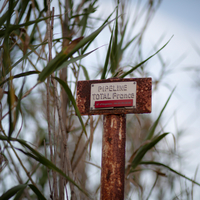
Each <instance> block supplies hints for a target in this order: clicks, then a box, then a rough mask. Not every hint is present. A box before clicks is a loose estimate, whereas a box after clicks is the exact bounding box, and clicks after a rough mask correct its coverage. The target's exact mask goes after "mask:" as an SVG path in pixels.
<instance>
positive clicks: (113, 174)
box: [101, 114, 126, 200]
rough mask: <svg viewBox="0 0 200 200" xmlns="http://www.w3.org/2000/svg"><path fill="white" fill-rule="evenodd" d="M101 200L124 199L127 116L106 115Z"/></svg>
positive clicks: (104, 121)
mask: <svg viewBox="0 0 200 200" xmlns="http://www.w3.org/2000/svg"><path fill="white" fill-rule="evenodd" d="M103 128H104V133H103V144H102V169H101V200H123V199H124V171H125V141H126V115H125V114H120V115H104V120H103Z"/></svg>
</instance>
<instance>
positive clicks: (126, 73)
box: [120, 36, 173, 78]
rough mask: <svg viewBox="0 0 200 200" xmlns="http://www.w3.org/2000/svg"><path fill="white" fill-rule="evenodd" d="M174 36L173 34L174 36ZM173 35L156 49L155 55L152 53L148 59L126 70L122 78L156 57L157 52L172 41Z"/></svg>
mask: <svg viewBox="0 0 200 200" xmlns="http://www.w3.org/2000/svg"><path fill="white" fill-rule="evenodd" d="M172 37H173V36H172ZM172 37H171V38H170V39H169V40H168V42H167V43H166V44H165V45H163V46H162V47H161V48H160V49H159V50H158V51H156V53H154V54H153V55H151V56H150V57H148V58H147V59H146V60H144V61H142V62H141V63H139V64H137V65H136V66H135V67H133V68H132V69H130V70H129V71H127V72H125V73H124V74H122V75H121V76H120V78H124V77H126V76H127V75H129V74H130V73H132V72H133V71H134V70H136V69H137V68H138V67H140V66H142V65H143V64H144V63H145V62H147V61H148V60H149V59H151V58H152V57H154V56H155V55H156V54H158V53H159V52H160V51H161V50H162V49H164V48H165V47H166V46H167V45H168V43H169V42H170V40H171V39H172Z"/></svg>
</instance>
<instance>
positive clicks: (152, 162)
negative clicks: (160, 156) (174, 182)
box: [139, 161, 200, 186]
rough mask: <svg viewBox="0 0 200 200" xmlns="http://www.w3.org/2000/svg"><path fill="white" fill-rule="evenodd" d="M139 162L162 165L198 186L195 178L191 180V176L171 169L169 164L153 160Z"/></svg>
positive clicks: (199, 184)
mask: <svg viewBox="0 0 200 200" xmlns="http://www.w3.org/2000/svg"><path fill="white" fill-rule="evenodd" d="M139 164H140V165H155V166H161V167H164V168H166V169H168V170H170V171H171V172H173V173H175V174H177V175H179V176H181V177H183V178H185V179H187V180H188V181H191V182H192V183H194V184H196V185H198V186H200V183H198V182H196V181H195V180H193V179H191V178H188V177H187V176H185V175H183V174H181V173H180V172H178V171H176V170H174V169H172V168H171V167H169V166H167V165H165V164H163V163H159V162H154V161H142V162H140V163H139Z"/></svg>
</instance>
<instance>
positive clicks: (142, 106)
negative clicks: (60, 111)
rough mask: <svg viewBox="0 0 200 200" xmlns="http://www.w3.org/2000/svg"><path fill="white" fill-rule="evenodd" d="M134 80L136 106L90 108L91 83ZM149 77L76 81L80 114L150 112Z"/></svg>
mask: <svg viewBox="0 0 200 200" xmlns="http://www.w3.org/2000/svg"><path fill="white" fill-rule="evenodd" d="M134 81H135V82H136V107H135V108H134V107H114V108H113V109H112V108H106V109H105V108H103V109H94V110H92V109H90V99H91V85H92V84H95V83H116V82H134ZM151 95H152V79H151V78H124V79H121V78H111V79H104V80H89V81H78V82H77V98H76V104H77V106H78V109H79V111H80V114H81V115H109V114H128V113H138V114H141V113H151V107H152V106H151V104H152V103H151Z"/></svg>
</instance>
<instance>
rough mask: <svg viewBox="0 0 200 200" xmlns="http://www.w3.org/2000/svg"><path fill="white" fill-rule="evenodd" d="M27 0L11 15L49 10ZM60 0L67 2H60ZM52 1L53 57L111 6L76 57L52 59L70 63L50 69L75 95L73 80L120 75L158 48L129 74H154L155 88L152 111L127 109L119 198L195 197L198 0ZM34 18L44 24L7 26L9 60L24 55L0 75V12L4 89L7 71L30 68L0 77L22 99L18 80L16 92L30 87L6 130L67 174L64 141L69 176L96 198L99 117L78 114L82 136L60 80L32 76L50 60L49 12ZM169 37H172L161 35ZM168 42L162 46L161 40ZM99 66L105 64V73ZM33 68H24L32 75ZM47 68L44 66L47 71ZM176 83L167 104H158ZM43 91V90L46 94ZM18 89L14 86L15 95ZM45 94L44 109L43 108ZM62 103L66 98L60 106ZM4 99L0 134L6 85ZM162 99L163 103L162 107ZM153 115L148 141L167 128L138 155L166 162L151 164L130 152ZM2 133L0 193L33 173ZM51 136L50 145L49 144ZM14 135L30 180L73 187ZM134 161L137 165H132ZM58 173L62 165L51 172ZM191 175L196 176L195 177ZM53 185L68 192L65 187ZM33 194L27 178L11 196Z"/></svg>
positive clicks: (48, 187)
mask: <svg viewBox="0 0 200 200" xmlns="http://www.w3.org/2000/svg"><path fill="white" fill-rule="evenodd" d="M13 2H15V1H13ZM27 2H28V3H27V4H25V1H23V0H22V1H20V3H19V5H17V6H16V8H14V11H13V12H12V16H11V19H10V21H11V22H12V23H13V24H20V23H28V22H29V21H34V20H37V19H42V18H43V17H45V16H49V14H48V12H47V11H48V10H47V3H48V2H49V1H36V0H35V1H27ZM66 2H68V4H69V5H68V6H69V7H67V6H66V5H67V3H66ZM4 4H5V7H4V6H3V5H4ZM23 5H24V7H23ZM53 7H54V15H55V16H54V24H53V32H52V35H51V37H52V40H51V42H52V59H54V58H59V57H58V56H59V55H62V54H59V52H61V51H62V50H63V49H64V48H65V47H66V46H67V47H68V45H69V44H70V41H72V43H73V40H74V39H76V38H79V37H81V36H84V38H86V37H87V36H89V35H90V34H91V33H93V32H94V31H95V30H97V29H98V28H99V27H101V26H102V24H103V23H104V22H105V20H106V19H107V18H108V17H109V16H110V15H111V13H112V15H111V16H110V18H109V20H108V21H111V20H113V21H112V22H110V23H109V24H108V25H107V26H106V27H105V28H104V29H102V31H101V32H100V33H99V34H98V35H97V36H95V37H94V40H93V39H92V40H91V43H90V45H88V46H87V45H86V46H87V48H86V47H84V48H83V47H82V49H81V50H80V49H78V50H77V51H76V53H75V55H76V56H77V57H79V60H78V61H76V62H69V63H67V64H66V63H65V61H64V60H63V61H62V58H63V57H60V58H59V59H58V60H57V61H56V62H55V63H54V64H55V65H57V63H59V62H60V65H61V64H62V65H66V66H68V67H65V68H62V69H61V71H57V70H53V71H52V73H54V76H56V77H58V78H60V79H61V80H64V81H65V82H66V83H67V85H68V87H69V88H70V91H71V93H72V95H73V96H74V98H76V83H77V81H78V80H86V79H90V80H94V79H101V78H110V77H112V76H114V75H115V74H116V73H118V72H120V73H121V74H123V73H125V72H127V71H129V70H130V69H132V68H133V67H134V66H136V65H137V64H139V63H142V61H144V60H146V59H147V58H149V57H150V56H151V55H153V54H154V53H155V52H157V51H158V52H157V54H156V55H155V56H153V57H152V58H151V59H149V60H148V61H147V62H144V63H142V64H141V65H140V66H139V67H138V68H137V69H135V70H134V71H132V72H131V73H129V74H128V76H127V77H136V78H141V77H152V81H153V87H152V90H153V94H152V113H151V114H141V115H132V114H131V115H127V142H126V176H125V177H126V184H125V199H141V200H143V199H152V200H155V199H156V200H157V199H158V200H159V199H160V200H168V199H194V200H195V199H199V197H200V192H199V191H200V190H199V185H198V184H199V180H200V174H199V172H198V166H199V156H198V154H199V152H200V145H199V142H200V134H199V130H200V115H199V112H200V107H199V97H200V90H199V89H200V65H199V61H200V37H199V35H200V24H199V18H200V12H199V8H200V2H199V1H197V0H192V1H189V0H176V1H172V0H123V1H119V2H118V1H114V0H113V1H112V0H110V1H105V0H101V1H90V0H87V1H81V0H75V1H61V0H60V1H57V0H55V1H54V0H53V1H51V4H50V10H51V11H52V9H53ZM1 8H2V9H1ZM0 9H1V13H0V17H1V19H3V16H4V14H5V12H6V10H7V9H9V6H8V1H0ZM23 9H24V10H23ZM116 16H119V17H116ZM20 17H21V18H20ZM66 19H67V20H68V23H66V24H67V25H68V28H67V31H66V32H67V33H66V32H65V26H64V25H63V24H64V21H65V22H66ZM116 19H118V21H117V20H116ZM41 21H42V22H41V23H38V22H37V21H35V23H33V24H30V25H27V24H26V25H25V26H23V27H22V28H21V29H19V28H16V30H14V31H13V32H12V33H10V36H9V39H10V38H11V39H10V40H9V42H10V43H11V44H10V43H9V45H11V46H12V45H13V46H14V48H10V49H11V50H10V51H9V55H10V60H11V63H12V66H13V64H15V63H16V62H17V61H18V60H19V59H20V58H23V60H22V62H21V63H17V64H16V67H15V68H12V70H10V69H9V73H7V74H6V75H5V74H4V73H3V72H4V70H5V69H4V68H6V65H5V63H4V59H5V54H4V52H6V48H5V44H6V43H5V41H6V36H5V32H3V31H4V30H6V25H5V24H6V21H5V23H2V21H0V24H1V32H0V35H1V53H0V55H1V67H2V69H1V89H2V90H3V91H4V92H6V91H7V93H9V92H10V90H11V89H10V85H9V84H8V85H6V84H3V83H4V82H3V81H5V80H7V79H6V78H8V77H12V76H14V75H17V74H19V73H23V72H27V73H26V75H25V76H27V77H26V79H23V77H24V76H22V75H20V78H19V79H15V78H14V79H13V80H12V78H11V79H9V81H7V82H11V83H12V84H13V88H14V90H13V91H14V92H13V91H12V92H13V93H12V95H13V96H16V97H17V98H18V99H20V98H19V96H20V90H21V89H22V88H24V93H23V94H25V91H31V93H30V95H28V96H27V97H26V96H25V98H24V99H23V101H21V110H20V113H21V115H20V116H19V119H18V122H17V123H16V128H15V130H14V131H13V133H12V137H14V138H19V139H23V140H25V141H27V143H28V144H29V145H31V146H32V147H33V148H34V149H35V150H37V151H38V152H40V153H42V155H45V157H46V158H48V159H49V160H51V161H52V163H54V164H55V165H56V166H57V167H59V168H61V169H62V170H63V172H64V173H66V174H68V167H69V166H67V164H66V163H65V164H66V166H67V167H66V166H64V167H63V166H61V164H60V163H61V161H62V156H61V154H62V149H60V146H62V143H63V141H65V139H66V143H65V144H64V145H66V144H67V146H68V151H69V152H68V153H69V160H70V161H71V162H70V163H71V167H72V171H73V176H74V177H75V178H74V180H75V182H76V183H77V184H78V185H80V186H81V187H82V188H83V189H84V190H86V191H87V192H88V193H89V194H90V195H91V196H92V197H93V199H99V198H100V175H101V168H100V167H101V149H102V133H103V129H102V126H103V121H102V116H82V119H83V123H84V127H85V128H86V130H87V133H88V137H86V136H85V135H84V131H83V126H81V123H80V121H79V119H78V118H77V116H76V115H75V111H74V108H75V107H74V105H73V103H72V100H73V98H72V97H71V96H70V95H69V93H67V97H66V96H65V94H64V93H63V89H62V87H60V85H59V84H58V83H57V84H56V85H54V84H53V81H52V82H51V81H50V83H49V80H47V79H44V80H42V81H41V82H42V84H39V85H37V80H38V73H39V74H40V73H41V71H42V72H43V69H44V68H45V67H46V68H47V67H48V66H49V67H51V66H50V65H48V63H49V61H50V60H51V59H49V58H50V56H49V49H48V44H47V43H45V44H43V43H44V42H46V39H47V36H48V33H47V24H48V21H47V19H43V20H41ZM51 23H52V19H51ZM116 24H117V27H118V30H117V31H118V32H117V33H116ZM3 33H4V34H3ZM12 34H13V35H14V36H13V35H12ZM112 34H113V38H112V37H111V35H112ZM116 35H117V36H116ZM16 38H17V39H16ZM27 38H29V40H28V39H27ZM116 38H117V39H116ZM14 39H15V40H14ZM27 40H28V42H27ZM48 40H49V39H48ZM110 41H111V43H110ZM115 42H116V43H115ZM167 42H169V43H168V44H167ZM38 44H40V46H39V48H38V49H37V51H36V50H35V51H33V52H32V54H29V55H28V56H26V55H27V54H28V53H29V52H30V51H31V50H32V49H33V48H35V47H36V45H38ZM66 44H67V45H66ZM110 44H112V48H111V51H110V54H109V62H108V65H107V68H106V67H105V66H106V65H105V60H106V56H107V54H108V53H109V46H110ZM165 44H167V45H166V46H165V47H164V48H163V49H162V47H163V46H164V45H165ZM115 45H116V46H115ZM13 46H12V47H13ZM96 48H98V49H97V50H95V51H94V52H92V53H91V54H89V55H88V56H86V57H83V56H82V55H83V54H84V53H85V52H86V53H88V52H90V51H93V50H94V49H96ZM160 50H161V51H160ZM35 52H36V53H35ZM116 52H117V53H116ZM66 54H67V53H66ZM73 56H74V55H73ZM60 60H61V61H62V62H61V61H60ZM115 62H116V63H117V64H116V63H115ZM58 67H59V66H58ZM6 69H7V68H6ZM64 69H65V71H64ZM105 69H106V73H105V74H104V75H103V72H104V70H105ZM30 71H31V72H30ZM30 74H31V76H29V75H30ZM63 74H64V78H63V77H62V75H63ZM48 75H50V74H48ZM47 77H48V76H47V75H46V77H45V78H47ZM49 77H50V76H49ZM12 81H13V82H12ZM11 83H10V84H11ZM12 84H11V85H12ZM22 86H23V87H22ZM62 86H63V85H62ZM33 87H34V88H33ZM63 87H64V86H63ZM11 88H12V87H11ZM65 88H66V87H65ZM174 88H175V90H174V92H173V94H172V96H171V98H170V99H169V102H168V104H167V105H166V107H164V105H165V103H166V102H167V100H168V98H169V96H170V94H171V93H172V91H173V89H174ZM32 90H33V91H32ZM48 90H49V95H50V97H49V99H48V98H47V97H46V96H47V91H48ZM55 91H57V93H58V97H59V100H58V102H59V103H60V105H61V110H62V111H63V113H65V114H63V113H62V117H63V124H64V127H65V131H66V135H67V137H66V138H65V137H64V139H63V138H62V137H63V136H60V134H61V132H62V131H61V129H62V128H61V127H60V121H59V117H58V115H59V111H58V110H57V109H58V108H56V101H57V100H56V92H55ZM0 92H1V91H0ZM17 94H19V95H18V96H17ZM12 95H11V96H12ZM13 98H14V97H13ZM57 99H58V98H57ZM11 102H12V101H11ZM48 102H49V108H50V111H48V110H47V105H48ZM64 102H66V105H65V106H64V104H65V103H64ZM1 105H2V108H1V115H2V116H4V115H5V117H3V118H2V120H1V124H2V125H1V126H2V127H1V131H2V133H1V134H2V136H5V135H8V133H9V134H10V132H9V128H10V127H11V125H10V118H9V116H10V115H11V114H6V113H7V112H8V111H9V109H10V106H9V105H10V104H9V99H8V97H7V94H6V93H5V94H4V96H3V97H2V100H1ZM163 107H164V112H163V113H162V109H163ZM160 114H162V116H161V118H159V122H158V123H157V124H156V127H155V130H154V132H153V135H152V137H151V138H149V140H148V141H150V142H151V141H153V140H154V139H155V138H156V137H157V136H158V135H162V134H164V133H169V134H168V135H167V136H166V137H164V138H163V139H162V140H159V142H158V143H157V144H156V146H155V147H153V148H149V149H148V150H147V151H146V152H145V155H144V156H143V157H141V162H143V161H152V162H159V163H163V166H159V165H156V164H155V163H154V164H152V165H147V164H142V163H137V164H135V163H134V156H135V157H136V156H137V152H138V151H139V150H142V148H143V147H144V146H145V142H146V141H147V140H146V138H147V136H148V135H149V133H150V130H151V127H152V126H153V124H155V122H156V119H157V118H158V116H159V115H160ZM48 117H49V119H48ZM48 125H49V126H48ZM48 130H50V131H52V133H51V134H52V135H50V136H49V135H48ZM54 132H55V133H56V134H54ZM4 133H5V134H4ZM2 138H3V137H2ZM2 138H1V143H0V147H1V149H0V153H1V154H0V155H2V157H0V158H1V159H2V160H0V161H1V162H0V164H1V168H0V169H1V170H0V182H1V183H0V185H1V187H0V195H2V194H3V193H5V192H6V191H8V190H9V189H10V188H11V187H13V186H16V185H18V184H20V185H21V188H22V184H27V183H30V182H31V181H30V177H27V176H28V175H27V173H26V171H24V169H23V165H22V164H21V163H20V159H17V157H16V154H15V153H14V151H12V148H13V146H12V145H11V144H10V143H9V142H8V141H7V140H6V141H7V142H5V141H3V139H2ZM50 138H51V139H50ZM51 140H52V142H53V144H51V142H50V141H51ZM13 144H14V149H16V150H17V152H18V154H19V155H20V158H21V159H22V163H24V165H25V168H26V169H27V170H28V172H29V173H30V174H32V175H31V176H32V179H33V180H32V181H33V182H32V184H33V183H35V185H37V186H38V189H39V190H40V191H41V193H42V194H43V195H44V196H45V197H46V198H47V199H67V196H68V197H69V198H72V199H73V197H71V194H70V193H71V190H72V186H71V185H70V184H69V182H66V180H65V181H63V182H61V183H60V182H59V184H60V185H59V184H58V183H57V182H56V181H57V180H61V178H60V176H59V175H58V174H56V175H55V176H56V178H55V177H54V174H53V172H52V171H51V170H47V169H48V167H49V166H48V165H47V164H46V165H45V164H43V163H42V161H43V158H41V160H40V159H39V163H38V160H37V159H34V157H33V156H30V155H28V156H27V154H25V153H24V152H29V153H30V152H31V153H32V154H34V151H32V150H30V148H27V147H24V146H23V148H22V147H21V146H20V145H21V143H19V144H18V143H17V144H16V143H13ZM51 147H52V148H53V153H52V152H51ZM21 148H22V149H23V151H22V149H21ZM34 155H35V154H34ZM51 156H52V157H51ZM36 160H37V162H36ZM134 164H135V165H136V167H133V166H135V165H134ZM62 167H63V168H62ZM50 169H52V168H50ZM57 173H59V172H58V171H57ZM184 176H186V178H185V177H184ZM13 177H14V178H13ZM193 180H196V181H197V182H198V183H197V184H195V183H194V181H193ZM54 184H55V185H56V188H57V187H58V188H57V190H58V191H59V192H58V191H55V185H54ZM62 184H63V186H62V187H61V185H62ZM23 189H24V188H23ZM60 191H65V192H64V194H62V192H60ZM75 191H76V194H77V199H88V198H87V197H86V196H85V195H84V194H82V193H81V192H80V191H79V190H75ZM18 194H19V193H18ZM50 194H51V196H50ZM36 196H37V194H36V193H34V192H33V191H31V189H30V188H28V187H27V188H26V190H25V192H24V194H23V195H21V196H20V195H19V197H17V196H15V197H14V198H15V199H36Z"/></svg>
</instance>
